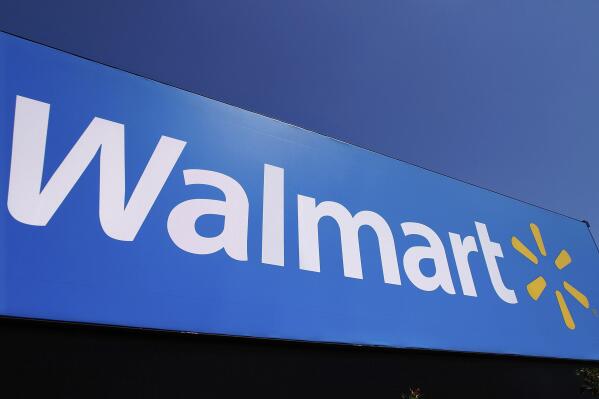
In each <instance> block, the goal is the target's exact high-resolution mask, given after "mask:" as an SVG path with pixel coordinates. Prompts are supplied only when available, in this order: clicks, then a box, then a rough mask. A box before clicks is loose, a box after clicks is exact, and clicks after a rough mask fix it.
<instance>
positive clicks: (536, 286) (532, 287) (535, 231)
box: [512, 223, 589, 330]
mask: <svg viewBox="0 0 599 399" xmlns="http://www.w3.org/2000/svg"><path fill="white" fill-rule="evenodd" d="M530 231H532V235H533V237H534V239H535V242H536V243H537V247H538V248H539V252H540V253H541V255H543V256H547V251H546V250H545V244H544V243H543V237H542V236H541V231H540V230H539V228H538V227H537V225H536V224H534V223H531V224H530ZM512 246H513V247H514V249H515V250H516V251H518V252H520V254H522V256H524V257H525V258H526V259H528V260H529V261H531V262H532V263H534V264H535V265H537V264H539V258H537V256H536V255H535V254H534V253H533V252H532V251H531V250H530V249H528V247H527V246H526V245H524V244H523V243H522V241H520V240H519V239H518V238H517V237H515V236H514V237H512ZM553 263H554V264H555V267H557V268H558V269H559V270H562V269H563V268H565V267H566V266H568V265H569V264H570V263H572V258H570V254H569V253H568V251H566V250H565V249H562V250H561V252H560V253H559V255H557V257H556V258H555V261H554V262H553ZM562 284H563V286H564V289H565V290H566V291H567V292H568V293H569V294H570V295H572V296H573V297H574V299H576V300H577V301H578V302H579V303H580V304H581V305H582V306H584V307H585V308H586V309H588V308H589V300H588V299H587V297H586V296H585V295H584V294H583V293H582V292H580V291H578V290H577V289H576V288H574V287H573V286H572V285H571V284H570V283H568V282H567V281H565V280H564V281H563V283H562ZM546 287H547V281H545V278H543V276H539V277H537V278H536V279H534V280H533V281H531V282H530V283H528V284H527V285H526V290H527V291H528V295H530V297H531V298H532V299H534V300H535V301H536V300H538V299H539V297H540V296H541V294H542V293H543V291H544V290H545V288H546ZM555 297H556V299H557V303H558V305H559V309H560V311H561V312H562V317H563V318H564V323H565V324H566V326H567V327H568V328H569V329H570V330H574V329H575V328H576V324H574V319H572V314H571V313H570V309H568V305H566V301H565V299H564V296H563V295H562V293H561V291H560V290H555Z"/></svg>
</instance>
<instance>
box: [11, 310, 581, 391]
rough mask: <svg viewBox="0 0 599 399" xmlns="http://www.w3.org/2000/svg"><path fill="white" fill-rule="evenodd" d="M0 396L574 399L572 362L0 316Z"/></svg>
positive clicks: (575, 389) (573, 365)
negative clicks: (413, 394) (412, 393)
mask: <svg viewBox="0 0 599 399" xmlns="http://www.w3.org/2000/svg"><path fill="white" fill-rule="evenodd" d="M0 359H1V362H2V364H3V365H4V367H3V369H4V371H3V372H2V375H3V378H2V381H1V384H0V387H2V391H3V393H0V397H2V398H29V397H36V398H115V397H119V398H120V397H132V398H136V397H138V398H204V397H225V396H227V397H228V396H235V397H240V398H243V397H282V398H284V397H298V396H302V397H311V398H314V397H323V396H325V395H326V396H329V397H340V396H341V395H343V396H347V397H363V398H400V396H401V393H402V392H405V391H407V390H408V388H409V387H420V388H421V389H422V391H423V393H424V395H425V396H424V397H425V398H426V399H436V398H577V397H581V396H580V395H579V393H578V386H579V380H578V377H576V375H575V370H576V368H577V367H579V366H580V365H581V364H580V363H577V362H573V361H561V360H548V359H530V358H520V357H500V356H483V355H473V354H459V353H445V352H432V351H430V352H422V351H413V350H396V349H387V348H371V347H355V346H342V345H330V344H312V343H301V342H285V341H268V340H258V339H249V338H234V337H218V336H205V335H197V334H183V333H175V332H160V331H149V330H136V329H125V328H116V327H103V326H87V325H76V324H67V323H56V322H45V321H33V320H20V319H10V318H0Z"/></svg>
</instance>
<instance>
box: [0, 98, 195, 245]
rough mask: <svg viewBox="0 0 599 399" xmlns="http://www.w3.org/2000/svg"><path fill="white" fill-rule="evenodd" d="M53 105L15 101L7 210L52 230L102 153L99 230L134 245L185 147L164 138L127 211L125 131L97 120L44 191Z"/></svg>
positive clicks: (31, 101)
mask: <svg viewBox="0 0 599 399" xmlns="http://www.w3.org/2000/svg"><path fill="white" fill-rule="evenodd" d="M49 114H50V104H46V103H43V102H40V101H36V100H32V99H29V98H26V97H21V96H17V104H16V110H15V125H14V132H13V145H12V160H11V165H10V181H9V187H8V210H9V212H10V214H11V215H12V216H13V217H14V218H15V219H17V220H18V221H19V222H22V223H25V224H30V225H34V226H45V225H46V224H48V222H49V221H50V219H51V218H52V216H53V215H54V213H55V212H56V210H57V209H58V207H59V206H60V204H62V202H63V201H64V199H65V198H66V196H67V195H68V194H69V192H70V191H71V189H72V188H73V186H74V185H75V183H77V181H78V180H79V178H80V177H81V175H82V174H83V172H84V171H85V169H87V167H88V166H89V164H90V163H91V161H92V159H93V158H94V157H95V155H96V153H97V152H98V151H100V205H99V216H100V224H101V225H102V229H104V232H105V233H106V234H108V235H109V236H110V237H112V238H114V239H117V240H122V241H133V240H134V239H135V236H136V235H137V232H138V231H139V229H140V228H141V225H142V224H143V222H144V220H145V219H146V216H147V215H148V212H149V211H150V209H151V208H152V205H154V202H155V201H156V197H157V196H158V194H159V193H160V191H161V190H162V187H163V186H164V183H165V182H166V179H167V178H168V176H169V175H170V173H171V171H172V169H173V167H174V166H175V163H176V162H177V160H178V159H179V156H180V155H181V152H182V151H183V148H184V147H185V144H186V143H185V142H184V141H181V140H176V139H173V138H170V137H166V136H162V137H161V138H160V141H159V142H158V145H157V146H156V148H155V150H154V153H153V154H152V156H151V158H150V160H149V161H148V164H147V165H146V168H145V170H144V171H143V173H142V175H141V178H140V179H139V182H138V183H137V186H136V187H135V189H134V190H133V193H132V194H131V198H130V199H129V202H128V204H127V205H126V206H125V127H124V126H123V125H122V124H120V123H116V122H111V121H109V120H106V119H101V118H94V119H93V120H92V122H91V123H90V124H89V126H88V127H87V129H85V131H84V132H83V134H82V135H81V137H80V138H79V140H78V141H77V143H75V145H74V146H73V148H71V150H70V151H69V153H68V154H67V156H66V157H65V158H64V160H63V161H62V163H61V164H60V166H59V167H58V168H57V169H56V171H55V172H54V175H52V177H51V178H50V180H49V181H48V183H47V184H46V186H45V187H44V189H43V190H42V189H41V184H42V175H43V170H44V156H45V152H46V136H47V130H48V118H49Z"/></svg>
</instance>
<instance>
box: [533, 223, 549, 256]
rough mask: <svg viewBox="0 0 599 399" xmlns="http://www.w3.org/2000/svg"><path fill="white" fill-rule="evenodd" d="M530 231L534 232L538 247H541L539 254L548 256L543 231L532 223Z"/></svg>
mask: <svg viewBox="0 0 599 399" xmlns="http://www.w3.org/2000/svg"><path fill="white" fill-rule="evenodd" d="M530 231H532V235H533V236H534V238H535V241H536V242H537V247H539V252H541V255H543V256H547V251H545V244H544V243H543V237H541V231H540V230H539V227H538V226H537V225H536V224H534V223H531V224H530Z"/></svg>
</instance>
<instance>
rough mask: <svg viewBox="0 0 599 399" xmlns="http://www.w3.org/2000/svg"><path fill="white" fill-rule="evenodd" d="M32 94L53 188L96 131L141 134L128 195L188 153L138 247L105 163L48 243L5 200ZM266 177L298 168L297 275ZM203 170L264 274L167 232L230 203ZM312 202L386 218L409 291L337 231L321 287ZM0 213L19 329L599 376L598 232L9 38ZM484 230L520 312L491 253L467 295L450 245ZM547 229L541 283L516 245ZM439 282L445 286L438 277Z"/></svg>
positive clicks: (328, 225)
mask: <svg viewBox="0 0 599 399" xmlns="http://www.w3.org/2000/svg"><path fill="white" fill-rule="evenodd" d="M17 95H21V96H25V97H29V98H32V99H35V100H39V101H43V102H46V103H49V104H51V112H50V122H49V129H48V143H47V151H46V160H45V167H44V171H45V173H44V179H45V181H47V178H48V177H49V176H50V175H51V174H52V173H53V171H54V170H55V169H56V167H57V166H58V165H59V164H60V162H61V161H62V160H63V159H64V157H65V155H66V153H67V151H68V150H69V149H70V148H71V147H72V146H73V144H74V143H75V142H76V141H77V139H78V138H79V136H80V135H81V133H82V132H83V131H84V130H85V128H86V127H87V126H88V124H89V122H90V121H91V120H92V118H93V117H95V116H97V117H101V118H105V119H109V120H111V121H115V122H119V123H123V124H124V125H125V137H126V149H125V150H126V172H127V193H128V195H130V193H131V191H132V189H133V186H134V185H135V183H136V182H137V180H138V179H139V176H140V174H141V172H142V170H143V168H144V167H145V165H146V163H147V161H148V159H149V157H150V155H151V154H152V151H153V150H154V148H155V146H156V144H157V142H158V139H159V138H160V136H161V135H167V136H170V137H174V138H177V139H180V140H184V141H186V142H187V146H186V148H185V150H184V152H183V154H182V156H181V158H180V159H179V161H178V163H177V165H176V166H175V169H174V170H173V172H172V173H171V175H170V177H169V179H168V180H167V183H166V185H165V186H164V188H163V190H162V192H161V194H160V195H159V196H158V199H157V201H156V203H155V204H154V207H153V208H152V210H151V211H150V213H149V215H148V217H147V219H146V221H145V223H144V224H143V226H142V228H141V230H140V232H139V234H138V235H137V237H136V239H135V241H133V242H121V241H117V240H114V239H111V238H110V237H108V236H107V235H106V234H105V233H104V232H103V230H102V228H101V226H100V223H99V219H98V194H99V191H98V175H99V163H98V159H96V160H95V161H94V162H93V163H92V164H91V165H90V167H89V168H88V169H87V170H86V172H85V173H84V175H83V176H82V178H81V179H80V180H79V181H78V183H77V184H76V186H75V187H74V189H73V190H72V191H71V193H70V194H69V196H68V197H67V199H66V200H65V201H64V202H63V204H62V205H61V207H60V208H59V210H58V211H57V212H56V214H55V215H54V217H53V218H52V220H51V221H50V223H49V224H48V225H47V226H45V227H34V226H29V225H25V224H22V223H20V222H18V221H16V220H14V219H13V218H12V217H11V216H10V214H9V213H8V210H7V208H6V198H7V187H8V176H9V169H10V168H9V167H10V154H11V142H12V128H13V122H14V109H15V98H16V96H17ZM367 133H368V132H365V134H367ZM422 151H426V148H423V149H422ZM489 151H493V149H492V148H489ZM265 163H268V164H271V165H276V166H279V167H282V168H284V169H285V207H286V208H285V266H284V267H282V268H281V267H276V266H270V265H265V264H262V263H261V261H260V254H261V228H262V226H261V217H262V189H263V186H262V184H263V182H262V177H263V167H264V164H265ZM473 167H476V166H475V165H473ZM194 168H199V169H209V170H214V171H218V172H221V173H225V174H227V175H229V176H231V177H232V178H234V179H236V180H237V181H238V182H239V183H240V184H241V185H242V186H243V187H244V189H245V191H246V192H247V194H248V198H249V201H250V216H249V217H250V223H249V238H248V256H249V261H247V262H238V261H235V260H233V259H231V258H229V257H228V255H227V254H226V253H225V252H224V251H220V252H218V253H216V254H212V255H202V256H200V255H193V254H189V253H186V252H184V251H182V250H180V249H179V248H178V247H176V246H175V245H174V244H173V242H172V241H171V239H170V238H169V235H168V232H167V229H166V220H167V217H168V215H169V213H170V211H171V210H172V208H173V207H174V206H176V205H177V204H179V203H180V202H182V201H185V200H187V199H192V198H216V199H222V198H223V197H222V193H220V192H219V191H218V190H215V189H214V188H211V187H207V186H185V185H184V182H183V174H182V171H183V170H184V169H194ZM297 194H302V195H307V196H311V197H314V198H316V200H317V202H321V201H327V200H328V201H336V202H339V203H341V204H343V205H344V206H345V207H347V209H348V210H350V212H352V214H355V213H356V212H358V211H361V210H371V211H374V212H377V213H378V214H380V215H381V216H383V217H384V218H385V220H386V221H387V222H388V224H389V226H390V227H391V229H392V230H393V233H394V236H395V243H396V247H397V254H398V259H399V260H400V273H401V275H402V285H401V286H395V285H389V284H385V283H383V277H382V271H381V265H380V256H379V250H378V245H377V240H376V236H375V235H374V234H373V233H372V231H370V230H368V229H363V230H361V232H360V245H361V250H362V267H363V271H364V279H363V280H356V279H350V278H345V277H344V276H343V268H342V260H341V247H340V242H339V231H338V228H337V225H336V224H335V222H334V221H332V220H327V219H323V220H322V222H321V223H320V243H321V245H320V247H321V252H320V255H321V272H320V273H312V272H307V271H303V270H300V269H299V267H298V248H297V242H298V240H297V213H296V212H297V209H296V208H297V203H296V201H297ZM0 199H2V208H1V210H0V243H1V244H2V258H1V260H0V313H1V314H4V315H9V316H22V317H35V318H44V319H54V320H68V321H79V322H91V323H102V324H114V325H124V326H136V327H151V328H159V329H170V330H183V331H197V332H205V333H218V334H233V335H245V336H256V337H266V338H285V339H298V340H311V341H325V342H342V343H353V344H369V345H386V346H394V347H410V348H412V347H415V348H428V349H446V350H458V351H474V352H493V353H511V354H522V355H532V356H550V357H562V358H579V359H595V360H599V318H597V317H596V315H595V314H596V312H595V313H594V312H593V309H594V306H595V303H596V301H597V300H599V287H598V286H597V281H599V262H598V260H599V259H598V252H597V249H596V247H595V245H594V243H593V241H592V238H591V236H590V234H589V231H588V229H587V227H586V226H585V225H584V224H583V223H581V222H579V221H576V220H573V219H570V218H567V217H564V216H561V215H558V214H555V213H552V212H549V211H546V210H543V209H540V208H537V207H533V206H531V205H528V204H525V203H522V202H519V201H516V200H513V199H510V198H507V197H504V196H501V195H499V194H496V193H493V192H490V191H486V190H483V189H480V188H477V187H474V186H471V185H468V184H465V183H462V182H458V181H455V180H452V179H450V178H448V177H445V176H442V175H438V174H435V173H432V172H429V171H426V170H423V169H420V168H417V167H414V166H412V165H409V164H406V163H403V162H400V161H397V160H394V159H390V158H387V157H384V156H381V155H378V154H375V153H372V152H369V151H366V150H363V149H360V148H356V147H354V146H351V145H348V144H345V143H342V142H338V141H335V140H332V139H329V138H326V137H323V136H321V135H318V134H315V133H312V132H308V131H305V130H303V129H300V128H297V127H294V126H290V125H287V124H285V123H282V122H278V121H274V120H272V119H269V118H266V117H262V116H259V115H256V114H253V113H250V112H247V111H243V110H240V109H238V108H234V107H231V106H228V105H225V104H222V103H218V102H216V101H213V100H209V99H206V98H204V97H201V96H198V95H195V94H191V93H188V92H184V91H182V90H178V89H175V88H172V87H168V86H165V85H162V84H159V83H156V82H152V81H149V80H146V79H143V78H140V77H136V76H132V75H130V74H127V73H125V72H122V71H118V70H114V69H111V68H109V67H106V66H102V65H99V64H96V63H93V62H90V61H86V60H83V59H80V58H77V57H74V56H71V55H68V54H64V53H61V52H58V51H56V50H53V49H49V48H46V47H43V46H40V45H37V44H34V43H31V42H27V41H24V40H22V39H18V38H15V37H12V36H9V35H6V34H0ZM406 221H413V222H419V223H424V224H426V225H428V226H429V227H431V228H432V229H434V230H435V231H436V233H437V234H438V235H439V236H440V237H441V239H442V240H443V244H444V246H445V249H446V252H447V255H448V260H449V263H450V268H451V273H452V278H453V282H454V285H455V287H456V291H457V294H456V295H448V294H447V293H445V292H443V291H442V290H440V289H439V290H436V291H433V292H424V291H421V290H419V289H418V288H416V287H414V286H413V285H412V284H411V283H410V281H409V280H408V279H407V278H406V276H405V273H404V271H403V268H402V267H401V258H402V255H403V253H404V252H405V251H406V249H408V248H409V247H410V246H413V245H423V244H424V243H423V242H422V239H420V240H419V239H418V238H415V237H412V236H410V237H404V236H403V233H402V231H401V228H400V224H401V223H402V222H406ZM475 221H479V222H482V223H485V224H486V225H487V228H488V230H489V234H490V237H491V239H492V240H493V241H495V242H499V243H500V244H501V246H502V249H503V254H504V258H503V259H499V266H500V270H501V273H502V277H503V281H504V282H505V283H506V285H507V286H508V287H509V288H512V289H514V290H515V291H516V294H517V297H518V303H517V304H515V305H510V304H507V303H505V302H503V301H502V300H500V299H499V298H498V297H497V295H496V294H495V292H494V290H493V288H492V286H491V283H490V281H489V277H488V273H487V269H486V266H485V263H484V259H483V257H482V253H480V252H479V253H478V254H473V255H471V257H470V265H471V268H472V274H473V279H474V282H475V285H476V288H477V292H478V297H475V298H473V297H467V296H464V295H462V294H461V287H460V285H459V280H458V276H457V272H456V269H455V263H454V261H453V257H452V256H451V247H450V244H449V237H448V235H447V233H448V232H450V231H451V232H455V233H458V234H460V235H462V236H465V235H474V236H476V230H475V227H474V222H475ZM222 222H223V221H222V219H220V218H218V217H206V218H201V220H200V221H199V222H198V226H197V227H198V230H199V231H201V232H202V233H204V234H207V235H208V234H214V235H216V234H218V232H219V231H220V229H221V228H222ZM531 222H532V223H536V224H537V225H538V226H539V228H540V230H541V232H542V234H543V239H544V241H545V246H546V248H547V251H548V256H547V259H543V260H542V262H541V263H540V264H539V265H536V266H535V265H533V264H531V263H530V262H528V261H527V260H526V259H524V258H523V257H522V256H521V255H520V254H518V253H517V252H516V251H515V250H513V248H512V247H511V245H510V241H511V237H512V236H514V235H515V236H517V237H519V238H520V239H521V240H523V241H524V242H525V243H527V244H528V246H529V247H530V248H534V241H533V239H532V235H531V233H530V229H529V224H530V223H531ZM564 248H566V249H567V250H568V252H569V253H570V254H571V255H572V259H573V262H572V264H571V265H570V266H568V267H567V268H566V269H564V270H561V271H558V270H557V269H556V268H555V267H554V266H553V259H554V258H555V257H556V256H557V254H558V253H559V251H561V250H562V249H564ZM429 267H430V268H429ZM427 268H429V269H428V270H429V271H431V272H432V264H430V265H428V264H427V265H424V266H423V269H425V271H426V270H427ZM539 275H543V276H544V277H545V278H546V279H547V281H548V285H549V287H548V288H550V290H548V292H546V293H545V294H544V295H543V296H541V298H540V299H539V300H538V301H534V300H532V299H531V298H530V297H529V296H528V294H527V293H526V288H525V287H526V284H527V283H529V282H530V281H532V280H533V279H535V278H536V277H537V276H539ZM564 279H565V280H567V281H569V282H570V283H572V284H573V285H574V286H575V287H576V288H578V289H579V290H580V291H581V292H583V293H584V294H585V295H586V296H587V297H588V298H589V299H590V302H591V309H590V310H589V309H584V308H583V307H582V306H580V305H579V304H578V303H576V302H575V301H574V300H573V299H572V298H571V297H566V301H567V302H568V304H569V308H570V311H571V312H572V316H573V318H574V320H575V322H576V329H575V330H568V329H567V328H565V327H564V325H563V320H562V316H561V314H560V312H559V308H558V305H557V303H556V301H555V297H554V296H553V289H556V288H560V287H561V281H563V280H564Z"/></svg>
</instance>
